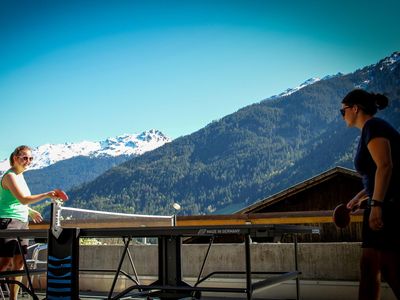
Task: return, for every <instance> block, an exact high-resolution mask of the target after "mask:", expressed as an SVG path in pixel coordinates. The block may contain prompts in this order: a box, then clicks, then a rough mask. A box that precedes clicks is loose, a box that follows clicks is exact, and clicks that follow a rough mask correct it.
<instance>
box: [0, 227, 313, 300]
mask: <svg viewBox="0 0 400 300" xmlns="http://www.w3.org/2000/svg"><path fill="white" fill-rule="evenodd" d="M77 232H78V235H77V236H76V238H77V239H79V238H81V237H93V238H106V237H118V236H119V237H122V238H123V239H124V251H123V253H122V256H121V258H120V261H119V264H118V267H117V269H116V270H115V276H114V280H113V284H112V287H111V289H110V291H109V294H108V299H120V298H121V297H123V296H126V295H127V294H129V293H132V291H135V290H137V294H138V295H140V294H141V295H145V296H147V297H151V296H157V297H159V298H160V299H180V298H183V297H192V298H193V299H199V298H200V296H201V292H231V293H243V294H246V296H247V299H252V294H253V292H254V291H256V290H257V289H260V288H263V287H267V286H270V285H273V284H277V283H280V282H283V281H286V280H290V279H295V280H296V299H299V297H300V284H299V275H300V274H301V272H300V271H299V269H298V244H297V234H300V233H309V234H318V233H319V228H318V227H310V226H295V225H261V224H249V225H225V226H223V225H217V226H201V227H199V226H187V227H180V226H178V227H139V228H110V229H104V228H101V229H97V228H92V229H78V230H77ZM282 234H293V236H294V264H295V265H294V270H292V271H288V272H252V271H251V247H250V243H251V237H276V236H279V235H282ZM229 235H239V236H242V237H243V238H244V243H243V244H244V248H245V270H244V271H241V272H224V271H215V272H212V273H210V274H207V275H204V276H203V274H202V273H203V270H204V267H205V265H206V262H207V258H208V256H209V252H210V249H211V247H212V245H213V241H214V238H215V237H219V236H229ZM199 236H203V237H204V236H206V237H209V239H210V242H209V245H208V249H207V251H206V254H205V257H204V259H203V263H202V266H201V269H200V272H199V275H198V278H197V282H196V283H195V284H194V285H193V286H191V285H189V284H188V283H186V282H184V281H183V280H182V270H181V260H182V256H181V247H182V238H183V237H199ZM0 237H18V238H28V237H30V238H32V237H39V238H46V237H48V238H49V239H52V238H53V239H57V238H56V237H54V236H53V234H52V230H51V229H50V230H4V231H1V232H0ZM136 237H154V238H157V239H158V260H159V267H158V268H159V270H158V279H157V280H156V281H155V282H153V283H151V284H149V285H142V284H140V282H139V280H134V279H133V278H132V282H133V285H132V286H130V287H128V288H126V289H125V290H123V291H121V292H120V293H117V294H116V295H115V293H114V288H115V284H116V281H117V280H118V277H119V275H120V274H123V273H124V272H123V271H122V270H121V267H122V263H123V261H124V259H125V257H126V256H127V255H128V257H129V259H130V262H131V265H132V266H133V270H134V272H135V276H136V279H138V277H137V274H136V270H135V268H134V263H133V260H132V257H131V255H130V253H129V249H128V246H129V244H130V241H131V239H132V238H136ZM77 248H78V250H77V251H78V252H79V247H77ZM76 255H78V256H79V253H76ZM24 265H25V271H21V272H22V273H24V274H25V275H26V276H27V278H28V284H29V287H25V286H24V287H23V288H24V290H26V291H28V293H29V294H30V295H31V296H32V297H33V299H35V300H36V299H38V297H37V296H36V295H35V292H34V289H33V285H32V282H31V280H30V270H29V269H28V267H27V264H26V261H25V263H24ZM76 267H77V268H79V266H76ZM81 271H84V270H81ZM85 271H96V272H101V270H85ZM21 272H18V274H19V275H21ZM108 272H110V271H109V270H108ZM220 274H229V275H235V274H238V275H239V274H241V275H245V281H246V286H245V287H241V288H229V287H204V286H201V283H203V282H204V281H205V280H207V279H209V278H211V277H213V276H215V275H220ZM256 274H257V275H274V276H273V277H270V278H264V279H261V280H259V281H257V282H253V275H256ZM0 276H1V277H3V278H4V277H5V276H4V275H3V274H0ZM76 292H77V293H79V291H76Z"/></svg>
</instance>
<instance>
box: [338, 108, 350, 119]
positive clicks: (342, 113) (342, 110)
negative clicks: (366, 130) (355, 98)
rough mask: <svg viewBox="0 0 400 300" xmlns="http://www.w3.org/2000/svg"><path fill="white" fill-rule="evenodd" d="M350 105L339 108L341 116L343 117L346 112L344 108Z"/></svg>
mask: <svg viewBox="0 0 400 300" xmlns="http://www.w3.org/2000/svg"><path fill="white" fill-rule="evenodd" d="M352 107H353V106H346V107H343V108H341V109H339V111H340V114H341V115H342V117H344V115H345V114H346V109H348V108H352Z"/></svg>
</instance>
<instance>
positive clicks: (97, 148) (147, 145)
mask: <svg viewBox="0 0 400 300" xmlns="http://www.w3.org/2000/svg"><path fill="white" fill-rule="evenodd" d="M170 141H171V139H170V138H168V137H166V136H165V135H164V134H163V133H162V132H160V131H158V130H155V129H151V130H148V131H145V132H142V133H140V134H123V135H120V136H117V137H113V138H108V139H106V140H104V141H99V142H91V141H83V142H79V143H64V144H45V145H41V146H39V147H37V148H33V149H32V155H33V157H34V158H35V159H34V160H33V162H32V165H31V167H30V169H31V170H34V169H42V168H45V167H47V166H50V165H52V164H54V163H56V162H58V161H61V160H66V159H69V158H72V157H76V156H88V157H100V156H114V157H115V156H120V155H129V156H137V155H141V154H143V153H145V152H147V151H151V150H154V149H156V148H158V147H160V146H162V145H164V144H165V143H169V142H170ZM9 168H10V164H9V161H8V158H6V159H4V160H2V161H1V162H0V174H1V173H4V171H6V170H8V169H9Z"/></svg>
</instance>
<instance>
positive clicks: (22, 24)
mask: <svg viewBox="0 0 400 300" xmlns="http://www.w3.org/2000/svg"><path fill="white" fill-rule="evenodd" d="M370 2H373V3H370ZM399 11H400V1H398V0H390V1H389V0H380V1H352V0H347V1H341V0H340V1H339V0H332V1H331V0H326V1H320V0H319V1H313V0H308V1H302V0H297V1H286V0H280V1H272V0H271V1H268V0H265V1H251V0H247V1H235V0H231V1H218V0H214V1H206V0H203V1H190V0H186V1H183V0H182V1H168V0H164V1H151V0H147V1H144V0H143V1H133V0H132V1H118V0H115V1H102V0H96V1H95V0H93V1H85V0H80V1H74V0H68V1H57V0H50V1H42V0H25V1H21V0H1V1H0V109H1V126H0V128H1V129H0V130H1V131H0V134H1V141H2V142H1V143H0V159H3V158H6V157H8V155H9V153H10V152H11V151H12V150H13V149H14V148H15V147H16V146H18V145H20V144H28V145H31V146H39V145H41V144H45V143H63V142H79V141H82V140H92V141H97V140H102V139H104V138H107V137H111V136H116V135H120V134H123V133H139V132H142V131H144V130H148V129H152V128H156V129H159V130H161V131H162V132H163V133H164V134H166V135H167V136H169V137H171V138H177V137H179V136H183V135H187V134H190V133H192V132H194V131H197V130H198V129H200V128H202V127H204V126H206V125H207V124H208V123H210V122H212V121H213V120H216V119H219V118H221V117H223V116H225V115H228V114H231V113H233V112H235V111H237V110H238V109H240V108H242V107H244V106H246V105H249V104H252V103H255V102H259V101H261V100H263V99H265V98H268V97H270V96H272V95H275V94H279V93H281V92H282V91H284V90H285V89H287V88H290V87H295V86H297V85H299V84H301V83H302V82H304V81H305V80H307V79H308V78H311V77H323V76H326V75H332V74H336V73H338V72H342V73H349V72H353V71H355V70H356V69H358V68H360V67H363V66H366V65H370V64H373V63H376V62H377V61H379V60H380V59H382V58H384V57H386V56H388V55H390V54H391V53H392V52H394V51H398V50H400V26H398V24H396V20H397V19H398V15H397V14H398V12H399Z"/></svg>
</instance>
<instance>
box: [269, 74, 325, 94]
mask: <svg viewBox="0 0 400 300" xmlns="http://www.w3.org/2000/svg"><path fill="white" fill-rule="evenodd" d="M320 80H321V79H320V78H317V77H313V78H310V79H307V80H306V81H304V82H303V83H302V84H300V85H299V86H297V87H294V88H289V89H287V90H286V91H284V92H282V93H280V94H279V95H275V96H272V97H271V98H270V99H275V98H280V97H286V96H289V95H291V94H293V93H295V92H297V91H298V90H301V89H302V88H305V87H306V86H308V85H310V84H313V83H315V82H317V81H320Z"/></svg>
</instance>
